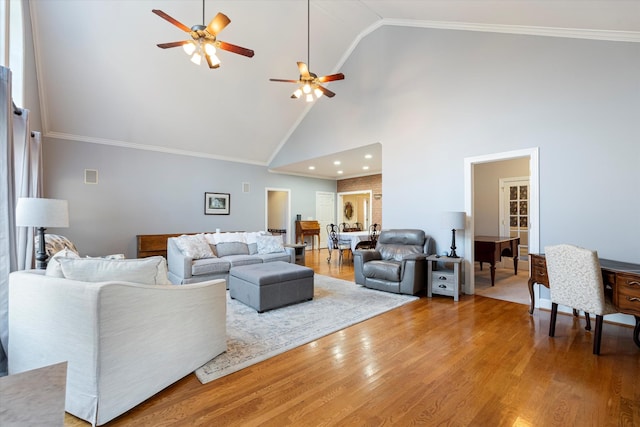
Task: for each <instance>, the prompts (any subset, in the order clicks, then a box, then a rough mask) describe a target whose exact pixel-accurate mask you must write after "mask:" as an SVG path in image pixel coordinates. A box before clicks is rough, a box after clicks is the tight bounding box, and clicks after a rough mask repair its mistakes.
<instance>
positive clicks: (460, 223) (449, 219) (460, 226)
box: [441, 212, 467, 230]
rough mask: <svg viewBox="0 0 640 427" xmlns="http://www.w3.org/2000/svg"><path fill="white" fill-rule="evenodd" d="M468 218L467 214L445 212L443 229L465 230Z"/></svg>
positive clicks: (443, 214)
mask: <svg viewBox="0 0 640 427" xmlns="http://www.w3.org/2000/svg"><path fill="white" fill-rule="evenodd" d="M466 218H467V216H466V214H465V212H443V213H442V222H441V225H442V228H446V229H447V230H464V227H465V220H466Z"/></svg>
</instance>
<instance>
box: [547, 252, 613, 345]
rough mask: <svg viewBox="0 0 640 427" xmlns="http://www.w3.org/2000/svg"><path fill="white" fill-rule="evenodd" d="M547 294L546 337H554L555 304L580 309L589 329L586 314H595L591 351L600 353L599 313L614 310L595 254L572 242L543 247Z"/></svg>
mask: <svg viewBox="0 0 640 427" xmlns="http://www.w3.org/2000/svg"><path fill="white" fill-rule="evenodd" d="M544 251H545V257H546V261H547V274H548V276H549V290H550V293H551V321H550V323H549V336H550V337H553V336H555V329H556V318H557V315H558V305H564V306H566V307H569V308H572V309H573V310H574V313H575V311H576V310H580V311H584V315H585V319H586V320H587V327H586V329H587V330H589V329H591V322H590V314H595V315H596V329H595V332H594V337H593V354H600V342H601V337H602V324H603V316H604V315H606V314H613V313H617V312H618V310H617V309H616V308H615V306H614V305H613V301H612V299H611V293H607V292H606V290H605V286H604V283H603V280H602V270H601V269H600V261H599V259H598V253H597V252H596V251H594V250H590V249H585V248H581V247H578V246H575V245H568V244H560V245H553V246H546V247H545V248H544Z"/></svg>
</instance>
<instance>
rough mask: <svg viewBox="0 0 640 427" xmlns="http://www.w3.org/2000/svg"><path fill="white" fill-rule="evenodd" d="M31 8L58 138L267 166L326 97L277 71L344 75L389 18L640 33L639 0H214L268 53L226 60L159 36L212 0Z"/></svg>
mask: <svg viewBox="0 0 640 427" xmlns="http://www.w3.org/2000/svg"><path fill="white" fill-rule="evenodd" d="M30 7H31V15H32V25H33V36H34V47H35V55H36V69H37V76H38V84H39V88H38V90H39V94H40V101H41V112H42V121H43V123H42V126H43V129H42V131H43V132H44V134H45V136H49V137H55V138H62V139H72V140H79V141H86V142H88V143H100V144H111V145H117V146H125V147H135V148H140V149H149V150H158V151H164V152H169V153H177V154H184V155H193V156H200V157H208V158H215V159H222V160H230V161H238V162H244V163H251V164H256V165H265V166H268V165H269V163H270V162H271V160H272V159H273V157H274V156H275V155H276V154H277V153H278V150H279V149H280V148H281V147H282V146H283V145H284V144H285V143H286V142H287V138H288V137H289V135H290V134H291V133H292V132H293V130H294V129H295V128H296V126H297V125H298V124H299V123H300V122H301V121H302V120H304V118H305V115H306V113H307V112H308V110H309V109H310V108H313V105H314V103H311V104H307V103H306V102H304V101H303V100H293V99H291V98H290V95H291V93H292V92H293V90H294V89H295V88H296V86H295V85H293V84H291V83H275V82H270V81H269V78H281V79H297V78H298V74H299V72H298V69H297V66H296V62H297V61H303V62H309V66H310V69H311V71H312V72H314V73H316V74H317V75H326V74H331V73H336V72H340V71H341V66H342V65H343V64H344V63H345V62H346V61H348V60H349V56H350V54H351V52H353V51H354V50H355V49H357V47H358V43H359V41H360V40H361V39H362V38H364V37H366V36H367V34H369V33H370V32H372V31H375V30H376V29H377V28H378V27H380V26H382V25H404V26H422V27H434V28H456V29H466V30H480V31H504V32H524V33H527V32H529V33H531V32H533V33H536V32H537V31H539V32H544V31H545V29H546V28H556V29H562V31H567V32H570V31H571V30H572V29H580V30H593V31H595V32H597V31H616V32H619V33H618V34H620V35H624V34H625V33H626V32H636V33H637V32H638V31H640V1H638V0H632V1H622V0H618V1H587V0H584V1H562V0H554V1H548V0H538V1H526V0H495V1H485V0H458V1H451V0H405V1H403V0H311V1H310V8H309V15H310V23H309V25H308V21H307V2H306V1H304V0H227V1H222V0H220V1H214V0H206V1H205V3H204V21H205V22H204V24H205V25H206V23H208V22H209V20H211V19H212V18H213V16H215V14H216V13H218V12H223V13H224V14H226V15H227V16H228V17H229V18H230V19H231V23H230V24H229V25H228V26H227V27H226V28H225V29H224V30H223V31H222V32H221V33H220V34H219V36H218V38H219V40H223V41H225V42H229V43H232V44H236V45H239V46H243V47H246V48H249V49H252V50H254V51H255V56H254V57H253V58H247V57H244V56H240V55H236V54H233V53H230V52H226V51H219V55H218V56H219V58H220V60H221V62H222V65H221V67H220V68H218V69H214V70H210V69H209V68H208V67H207V66H206V65H205V64H203V65H200V66H196V65H194V64H193V63H191V62H190V61H189V58H188V56H187V55H185V53H184V52H183V51H182V49H181V48H175V49H166V50H163V49H160V48H158V47H156V44H157V43H164V42H172V41H179V40H186V39H190V37H189V35H188V34H186V33H185V32H182V31H181V30H180V29H178V28H177V27H175V26H173V25H171V24H170V23H168V22H167V21H165V20H163V19H161V18H160V17H158V16H157V15H155V14H153V13H152V12H151V10H152V9H160V10H162V11H164V12H165V13H167V14H169V15H171V16H172V17H173V18H175V19H176V20H178V21H180V22H182V23H183V24H185V25H186V26H188V27H191V26H192V25H195V24H203V2H202V1H201V0H126V1H125V0H91V1H86V0H56V1H50V0H31V1H30ZM523 29H524V30H523ZM308 31H309V36H310V37H309V39H307V35H308ZM308 42H309V44H308ZM308 46H309V49H308ZM398 49H402V46H398ZM380 54H381V55H384V52H380ZM419 54H421V53H420V52H416V55H419ZM388 66H389V67H397V66H402V64H388ZM358 78H359V76H355V75H346V78H345V80H343V81H336V82H331V83H328V84H326V87H327V88H328V89H330V90H332V91H334V92H335V93H336V94H337V95H336V96H335V97H334V98H331V99H329V98H326V97H323V98H321V99H319V100H317V101H315V103H318V102H321V103H339V102H341V101H340V91H341V88H343V87H345V85H349V84H350V83H351V82H353V81H356V79H358ZM380 151H381V150H380V147H379V144H373V145H368V146H366V147H363V148H362V149H361V150H349V151H348V152H345V153H339V154H337V155H335V156H333V155H332V156H328V157H327V158H323V159H316V160H317V163H318V165H320V164H324V163H327V164H330V163H332V162H333V160H335V159H338V158H340V159H343V165H344V174H343V176H356V175H361V174H363V172H362V169H361V166H362V161H361V159H362V158H363V155H364V154H365V153H373V154H374V158H373V159H371V160H369V164H370V169H369V171H367V173H377V172H380V171H381V160H380V154H381V153H380ZM300 160H301V161H300V162H298V163H296V164H292V165H288V166H286V167H282V168H278V169H279V170H280V171H284V172H291V173H303V174H309V175H315V176H321V177H326V178H335V177H336V176H335V167H333V166H332V165H331V166H328V168H323V167H320V166H319V167H317V168H316V170H315V171H309V170H308V168H307V165H308V164H309V162H307V161H306V160H310V159H300ZM303 160H304V161H303ZM351 164H353V165H351Z"/></svg>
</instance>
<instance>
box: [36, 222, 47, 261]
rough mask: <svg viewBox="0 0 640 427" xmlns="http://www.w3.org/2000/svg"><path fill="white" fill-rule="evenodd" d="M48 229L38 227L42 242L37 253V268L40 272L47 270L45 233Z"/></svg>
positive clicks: (39, 239)
mask: <svg viewBox="0 0 640 427" xmlns="http://www.w3.org/2000/svg"><path fill="white" fill-rule="evenodd" d="M45 230H46V228H44V227H38V228H36V231H37V233H38V241H39V242H40V247H39V248H38V251H37V252H36V268H37V269H39V270H44V269H46V268H47V252H46V251H45V247H44V231H45Z"/></svg>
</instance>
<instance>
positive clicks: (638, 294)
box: [527, 254, 640, 347]
mask: <svg viewBox="0 0 640 427" xmlns="http://www.w3.org/2000/svg"><path fill="white" fill-rule="evenodd" d="M529 258H530V262H531V267H530V268H531V275H530V277H529V282H528V283H527V284H528V287H529V295H530V296H531V307H530V308H529V313H530V314H533V309H534V308H535V300H534V299H533V284H534V283H539V284H541V285H543V286H546V287H547V288H548V287H549V276H548V275H547V260H546V258H545V256H544V254H529ZM600 268H601V269H602V280H603V282H604V286H605V293H607V294H610V295H611V296H612V299H613V304H614V305H615V306H616V308H617V309H618V310H620V313H625V314H631V315H633V316H634V317H635V319H636V327H635V328H634V330H633V342H635V343H636V345H637V346H638V347H640V264H632V263H629V262H621V261H614V260H610V259H602V258H601V259H600Z"/></svg>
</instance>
